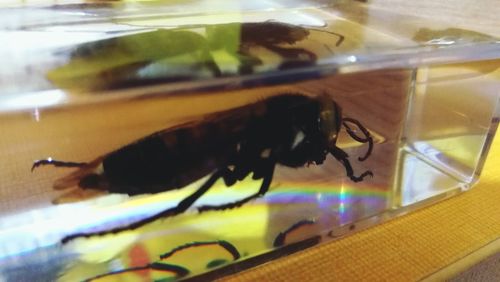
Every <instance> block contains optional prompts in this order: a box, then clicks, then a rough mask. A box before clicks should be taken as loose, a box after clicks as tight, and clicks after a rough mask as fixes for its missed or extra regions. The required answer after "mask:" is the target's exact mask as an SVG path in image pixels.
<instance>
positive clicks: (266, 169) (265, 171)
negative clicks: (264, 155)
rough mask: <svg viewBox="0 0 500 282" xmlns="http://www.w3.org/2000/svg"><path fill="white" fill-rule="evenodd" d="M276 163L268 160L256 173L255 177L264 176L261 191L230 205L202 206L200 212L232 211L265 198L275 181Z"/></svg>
mask: <svg viewBox="0 0 500 282" xmlns="http://www.w3.org/2000/svg"><path fill="white" fill-rule="evenodd" d="M275 165H276V163H275V162H274V161H270V160H269V159H267V164H266V165H262V166H259V170H257V171H254V175H255V174H257V175H262V178H263V179H262V184H261V185H260V189H259V191H258V192H257V193H255V194H253V195H250V196H248V197H246V198H243V199H241V200H239V201H236V202H233V203H229V204H223V205H218V206H212V205H205V206H201V207H199V208H198V211H199V212H205V211H210V210H226V209H232V208H236V207H239V206H242V205H243V204H245V203H247V202H249V201H251V200H253V199H256V198H258V197H261V196H263V195H264V194H266V193H267V191H268V190H269V186H271V181H272V180H273V174H274V167H275Z"/></svg>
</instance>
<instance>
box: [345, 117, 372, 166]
mask: <svg viewBox="0 0 500 282" xmlns="http://www.w3.org/2000/svg"><path fill="white" fill-rule="evenodd" d="M348 123H353V124H355V125H356V126H357V127H358V128H359V129H360V130H361V132H363V134H364V135H365V138H362V137H359V136H358V135H356V133H355V132H354V131H353V130H352V128H351V127H350V126H349V124H348ZM342 124H343V125H344V127H345V129H346V131H347V133H348V134H349V136H351V137H352V139H354V140H356V141H358V142H361V143H368V150H367V151H366V153H365V155H364V156H363V157H359V158H358V160H360V161H364V160H366V159H367V158H368V157H369V156H370V155H371V153H372V151H373V138H372V136H371V135H370V132H369V131H368V129H366V128H365V127H364V126H363V125H362V124H361V123H360V122H359V121H358V120H355V119H352V118H343V121H342Z"/></svg>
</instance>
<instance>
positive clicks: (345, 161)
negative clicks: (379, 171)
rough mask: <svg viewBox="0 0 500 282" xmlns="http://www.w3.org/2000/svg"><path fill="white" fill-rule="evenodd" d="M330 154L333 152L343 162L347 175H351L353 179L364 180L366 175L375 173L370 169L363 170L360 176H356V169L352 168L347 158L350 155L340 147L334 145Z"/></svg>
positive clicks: (356, 180)
mask: <svg viewBox="0 0 500 282" xmlns="http://www.w3.org/2000/svg"><path fill="white" fill-rule="evenodd" d="M330 154H332V156H334V157H335V158H336V159H337V160H338V161H339V162H341V163H342V165H343V166H344V167H345V171H346V174H347V177H349V178H350V179H351V180H352V181H354V182H360V181H363V179H364V178H365V177H366V176H372V177H373V173H372V172H371V171H370V170H367V171H365V172H363V173H362V174H361V175H360V176H355V175H354V171H353V170H352V166H351V163H350V162H349V160H348V159H347V158H348V157H349V156H348V155H347V153H346V152H344V151H342V150H341V149H340V148H337V147H334V148H333V149H330Z"/></svg>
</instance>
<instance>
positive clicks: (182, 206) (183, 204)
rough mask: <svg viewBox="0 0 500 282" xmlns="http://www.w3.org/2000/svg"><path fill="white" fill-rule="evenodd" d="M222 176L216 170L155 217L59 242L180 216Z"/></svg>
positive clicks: (114, 231) (67, 237)
mask: <svg viewBox="0 0 500 282" xmlns="http://www.w3.org/2000/svg"><path fill="white" fill-rule="evenodd" d="M222 174H223V171H221V170H218V171H216V172H215V173H213V174H212V175H211V176H210V178H209V179H208V180H207V181H205V183H203V185H201V186H200V188H198V190H196V192H194V193H193V194H191V195H189V196H188V197H187V198H185V199H184V200H182V201H180V202H179V204H177V206H175V207H173V208H169V209H166V210H164V211H162V212H159V213H157V214H155V215H152V216H150V217H148V218H145V219H142V220H140V221H137V222H134V223H131V224H129V225H125V226H121V227H117V228H113V229H110V230H105V231H97V232H89V233H75V234H72V235H69V236H66V237H64V238H63V239H62V240H61V242H62V243H63V244H65V243H67V242H69V241H71V240H74V239H77V238H82V237H85V238H88V237H93V236H103V235H108V234H114V233H119V232H123V231H127V230H134V229H137V228H139V227H141V226H144V225H146V224H148V223H151V222H153V221H155V220H158V219H160V218H166V217H171V216H175V215H178V214H181V213H183V212H185V211H186V210H187V209H189V207H191V206H192V205H193V204H194V202H195V201H196V200H198V199H199V198H200V197H201V196H203V194H205V193H206V192H207V191H208V190H209V189H210V188H211V187H212V186H213V185H214V183H215V182H216V181H217V180H218V179H219V178H220V177H221V176H222Z"/></svg>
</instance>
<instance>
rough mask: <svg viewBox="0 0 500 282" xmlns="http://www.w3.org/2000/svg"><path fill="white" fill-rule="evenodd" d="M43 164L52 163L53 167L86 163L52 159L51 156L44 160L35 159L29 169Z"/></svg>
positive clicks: (76, 165)
mask: <svg viewBox="0 0 500 282" xmlns="http://www.w3.org/2000/svg"><path fill="white" fill-rule="evenodd" d="M45 165H52V166H55V167H82V166H85V165H87V163H77V162H65V161H58V160H54V159H52V158H47V159H44V160H36V161H35V162H34V163H33V165H32V166H31V171H33V170H34V169H35V168H37V167H39V166H45Z"/></svg>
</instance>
